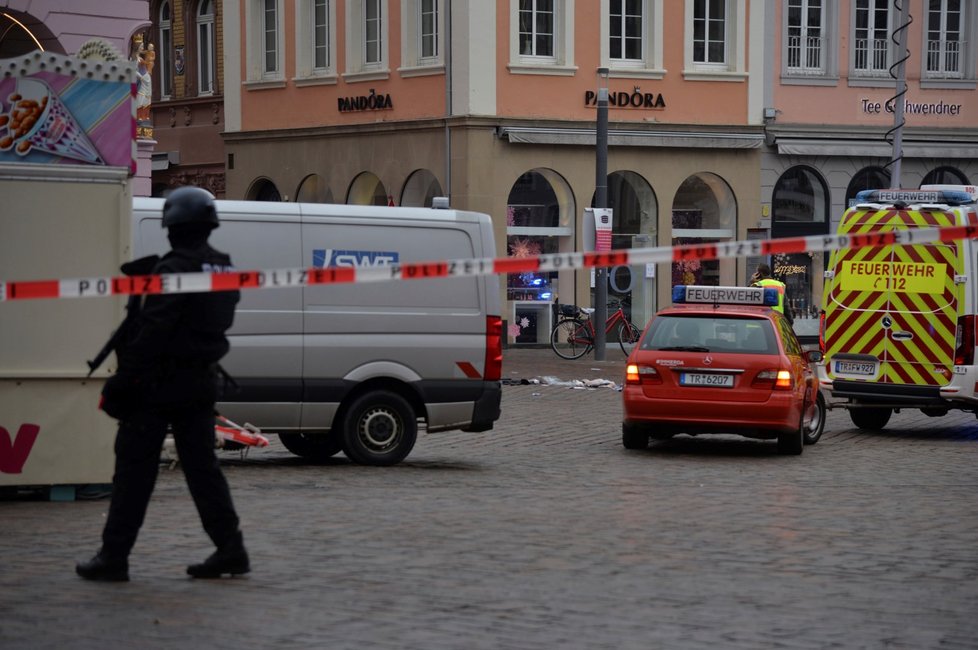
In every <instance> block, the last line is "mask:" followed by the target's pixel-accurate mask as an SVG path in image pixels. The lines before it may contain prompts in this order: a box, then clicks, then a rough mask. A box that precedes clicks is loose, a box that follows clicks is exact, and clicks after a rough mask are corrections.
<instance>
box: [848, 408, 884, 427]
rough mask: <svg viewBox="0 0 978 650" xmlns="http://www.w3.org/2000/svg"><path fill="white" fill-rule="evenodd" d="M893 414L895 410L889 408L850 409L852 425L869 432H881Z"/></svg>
mask: <svg viewBox="0 0 978 650" xmlns="http://www.w3.org/2000/svg"><path fill="white" fill-rule="evenodd" d="M892 414H893V409H887V408H868V409H861V408H856V409H849V417H850V418H851V419H852V423H853V424H855V425H856V426H857V427H859V428H860V429H865V430H867V431H879V430H880V429H882V428H883V427H885V426H886V423H887V422H889V421H890V416H891V415H892Z"/></svg>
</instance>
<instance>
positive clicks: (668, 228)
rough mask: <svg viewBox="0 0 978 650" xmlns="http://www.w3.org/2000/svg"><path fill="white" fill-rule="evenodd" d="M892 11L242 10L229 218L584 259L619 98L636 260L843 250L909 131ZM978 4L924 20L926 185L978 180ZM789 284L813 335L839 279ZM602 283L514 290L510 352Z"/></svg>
mask: <svg viewBox="0 0 978 650" xmlns="http://www.w3.org/2000/svg"><path fill="white" fill-rule="evenodd" d="M892 4H893V3H892V2H891V1H886V0H807V1H806V0H778V1H775V0H712V1H710V0H676V1H672V0H669V1H666V0H593V1H587V2H585V1H584V0H499V1H498V2H477V1H474V0H468V1H466V0H455V1H454V2H452V1H449V0H356V1H352V0H348V1H339V0H295V1H294V2H287V1H285V0H226V2H224V5H223V9H224V11H223V18H224V23H223V25H224V36H225V39H224V47H225V58H226V59H227V61H229V62H231V61H235V65H228V66H227V67H226V68H225V70H224V74H225V95H224V98H225V119H226V124H225V132H224V141H225V145H226V152H225V153H226V167H227V196H228V197H229V198H245V199H259V200H283V201H325V202H336V203H360V204H378V205H390V204H393V205H429V204H430V201H431V197H433V196H437V195H445V196H449V197H450V200H451V204H452V206H453V207H456V208H460V209H469V210H478V211H482V212H486V213H488V214H490V215H492V217H493V220H494V224H495V230H496V244H497V252H498V254H500V255H514V256H520V255H533V254H537V253H540V252H551V251H572V250H580V249H581V248H582V247H583V246H584V245H585V244H584V228H583V219H584V211H585V208H587V207H589V206H591V205H592V204H593V197H594V191H595V184H596V182H595V146H594V145H595V135H594V132H595V123H596V109H595V104H596V102H595V97H596V91H597V90H598V88H600V87H606V88H607V89H608V91H609V96H610V100H611V102H610V103H611V106H610V109H609V113H610V129H609V151H608V178H607V185H608V197H609V205H610V207H612V208H613V210H614V219H613V225H614V233H613V245H614V246H615V247H616V248H629V247H633V246H641V247H646V246H656V245H668V244H670V243H704V242H710V241H723V240H731V239H746V238H750V237H756V238H765V237H769V236H784V235H789V234H813V233H817V232H826V231H828V230H829V229H831V228H832V227H833V219H838V216H839V215H841V212H842V209H843V207H844V205H845V204H846V202H847V200H848V199H850V198H851V197H852V196H854V192H855V190H856V189H857V188H858V189H862V186H863V185H866V186H868V185H873V184H878V183H880V182H883V180H884V178H885V176H884V175H882V174H881V171H880V170H882V172H886V170H887V169H892V165H890V166H887V163H888V162H889V154H888V153H887V152H888V151H889V150H890V149H892V147H890V146H889V145H888V144H887V143H886V142H885V140H884V139H883V136H884V134H885V132H886V130H887V128H888V126H887V124H888V122H887V121H888V120H889V122H890V123H892V114H890V113H887V112H886V109H885V107H884V108H882V109H879V110H877V109H876V105H877V104H880V105H884V106H885V102H886V99H887V98H888V97H889V96H890V95H891V94H892V92H891V90H892V88H893V87H894V82H893V80H892V79H889V78H887V77H884V76H883V75H884V73H885V74H886V75H887V76H888V75H889V72H888V65H889V63H891V62H892V61H893V60H894V58H893V57H894V49H893V48H892V47H890V46H888V45H886V44H885V43H883V42H882V41H885V36H886V35H888V34H889V33H891V32H892V31H893V30H894V29H895V28H896V27H897V26H898V23H897V22H896V21H897V20H898V17H897V16H896V15H895V14H896V13H897V12H896V10H895V9H893V8H891V5H892ZM975 4H976V3H974V2H969V1H968V0H940V1H937V2H928V3H927V4H926V7H927V11H926V12H925V11H924V7H925V5H924V3H923V2H922V0H917V1H911V2H909V5H910V7H911V10H912V11H913V12H915V14H916V15H918V16H920V17H921V18H920V19H919V20H917V21H916V22H915V23H914V24H913V26H912V27H911V28H910V30H909V32H910V36H909V43H910V50H911V51H914V50H918V51H926V52H929V54H928V59H927V62H924V61H923V60H922V59H921V58H919V57H918V58H916V59H911V60H912V61H914V63H912V64H911V65H910V66H909V67H908V70H909V74H908V75H907V76H908V79H909V81H910V90H909V92H908V101H910V102H911V103H912V104H913V106H915V107H916V106H918V105H920V106H926V107H927V108H921V109H916V108H914V109H912V111H917V112H910V111H908V114H907V126H906V128H905V130H904V131H903V133H905V134H906V135H905V142H906V146H905V147H904V158H903V160H902V169H903V179H905V181H904V184H905V185H906V184H916V183H918V182H920V181H923V180H924V179H925V178H927V177H928V175H930V178H936V179H939V180H947V179H951V178H958V179H959V180H963V181H973V180H974V176H975V173H976V172H975V169H974V168H973V165H974V162H973V159H974V158H975V156H974V155H973V150H972V148H970V147H971V145H969V144H967V143H969V142H972V141H973V140H974V137H975V134H976V133H978V112H976V111H978V102H974V101H973V98H974V97H975V95H974V82H975V60H976V57H975V53H974V51H973V50H974V47H975V42H976V40H978V38H976V36H978V29H976V28H975V18H976V16H975V15H973V14H976V7H975V6H974V5H975ZM935 7H936V9H935ZM935 12H936V13H935ZM925 13H926V18H925V17H924V15H925ZM782 34H785V35H784V36H782ZM942 48H943V49H942ZM955 48H958V49H955ZM955 57H957V58H955ZM914 66H916V67H914ZM599 70H602V71H606V73H602V74H599ZM888 93H889V94H888ZM969 99H970V101H969ZM931 107H933V108H931ZM940 107H945V108H940ZM952 107H953V108H952ZM918 143H919V144H920V146H919V147H918ZM945 144H946V145H948V146H947V147H945V146H944V145H945ZM925 145H926V146H925ZM952 149H953V151H955V152H957V153H955V154H954V155H953V156H951V157H950V158H949V155H950V154H948V153H947V152H948V151H951V150H952ZM923 154H927V155H923ZM949 159H951V160H952V162H948V160H949ZM887 180H888V179H887ZM450 256H451V254H450V251H446V257H450ZM758 261H759V260H722V261H718V262H705V263H697V262H692V263H686V264H684V265H675V266H673V267H672V268H668V267H665V266H664V265H660V266H659V267H658V268H645V267H642V268H616V269H611V271H610V273H609V281H610V286H609V295H610V296H612V297H616V298H622V299H624V300H625V301H626V303H627V304H628V305H629V309H630V311H631V313H632V316H633V319H634V320H636V321H637V322H644V320H645V319H646V318H647V317H648V316H649V315H651V314H652V313H654V311H655V310H656V309H657V308H658V307H660V306H662V305H663V304H665V303H666V302H667V301H668V299H669V289H670V287H671V286H672V285H673V284H675V283H678V282H697V283H706V284H717V283H722V284H737V283H743V282H744V281H745V278H746V277H747V276H748V275H750V272H751V270H752V269H751V268H749V267H751V266H752V265H753V264H755V263H756V262H758ZM770 261H771V262H773V263H774V265H775V266H777V267H779V270H780V271H781V272H782V274H784V275H785V276H786V279H788V280H789V284H790V285H791V286H792V303H791V305H792V309H793V310H795V311H796V315H797V316H798V317H799V320H800V321H801V322H800V323H799V328H800V330H799V331H802V332H805V333H810V332H809V330H810V328H811V324H812V323H813V322H815V321H816V319H814V318H812V317H813V316H814V314H815V312H816V311H817V308H818V306H819V305H818V304H817V296H818V295H820V281H821V266H820V265H821V264H822V261H821V259H820V258H815V257H812V258H807V259H806V260H801V259H784V260H781V259H778V260H770ZM799 268H803V269H804V270H803V271H800V270H799ZM788 276H791V277H788ZM592 282H593V280H592V278H591V276H590V274H589V273H585V272H575V271H564V272H555V273H548V274H524V275H512V276H510V277H508V278H507V279H506V282H505V283H504V284H505V295H504V296H503V297H504V299H505V301H506V302H505V303H504V304H505V305H506V310H505V313H504V318H506V319H507V321H508V325H509V326H508V334H509V342H510V343H535V342H542V341H545V340H546V339H547V336H548V332H549V324H550V322H551V319H552V309H551V306H552V303H553V302H555V301H559V302H561V303H569V302H576V303H577V304H585V305H586V304H591V300H592V289H591V285H592Z"/></svg>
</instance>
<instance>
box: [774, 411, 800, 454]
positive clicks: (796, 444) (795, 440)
mask: <svg viewBox="0 0 978 650" xmlns="http://www.w3.org/2000/svg"><path fill="white" fill-rule="evenodd" d="M804 450H805V414H804V413H802V414H801V420H800V421H799V422H798V428H797V429H795V430H794V431H788V432H784V431H782V432H781V433H779V434H778V453H779V454H784V455H788V456H797V455H798V454H800V453H801V452H803V451H804Z"/></svg>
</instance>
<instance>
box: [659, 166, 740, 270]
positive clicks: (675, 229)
mask: <svg viewBox="0 0 978 650" xmlns="http://www.w3.org/2000/svg"><path fill="white" fill-rule="evenodd" d="M736 232H737V200H736V198H734V194H733V191H732V190H731V189H730V186H729V185H728V184H727V182H726V181H725V180H723V179H722V178H720V177H719V176H717V175H716V174H713V173H709V172H703V173H699V174H694V175H692V176H690V177H689V178H687V179H686V180H685V181H683V184H682V185H680V186H679V190H678V191H677V192H676V198H675V199H674V200H673V203H672V245H673V246H680V245H684V244H707V243H713V242H718V241H729V240H732V239H734V233H736ZM729 268H730V269H733V267H732V266H731V267H729ZM720 271H721V265H720V261H719V260H706V261H702V262H701V261H699V260H689V261H685V262H676V263H675V264H673V265H672V283H673V285H677V284H706V285H711V286H716V285H720V284H724V282H731V280H732V277H733V273H732V271H731V272H730V273H728V275H727V276H726V277H728V278H730V279H728V280H725V281H721V273H720Z"/></svg>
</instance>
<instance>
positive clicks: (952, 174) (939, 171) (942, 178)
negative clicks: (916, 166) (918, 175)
mask: <svg viewBox="0 0 978 650" xmlns="http://www.w3.org/2000/svg"><path fill="white" fill-rule="evenodd" d="M920 184H921V185H971V183H969V182H968V177H967V176H965V175H964V174H962V173H961V171H960V170H959V169H956V168H954V167H947V166H942V167H937V168H935V169H932V170H930V171H929V172H927V175H926V176H924V180H922V181H920Z"/></svg>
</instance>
